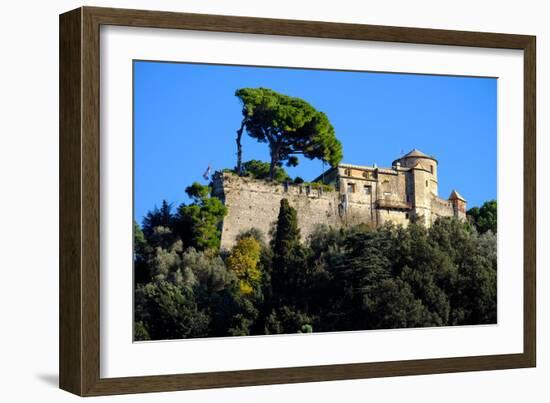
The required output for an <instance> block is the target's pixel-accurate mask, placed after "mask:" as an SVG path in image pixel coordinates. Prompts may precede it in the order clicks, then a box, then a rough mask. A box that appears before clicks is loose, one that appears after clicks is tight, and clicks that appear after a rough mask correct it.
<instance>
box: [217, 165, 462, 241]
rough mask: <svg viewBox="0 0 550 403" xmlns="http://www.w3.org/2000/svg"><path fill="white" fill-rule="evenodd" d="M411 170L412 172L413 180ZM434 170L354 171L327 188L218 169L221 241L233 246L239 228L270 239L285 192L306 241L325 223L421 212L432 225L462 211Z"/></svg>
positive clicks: (397, 220) (402, 221)
mask: <svg viewBox="0 0 550 403" xmlns="http://www.w3.org/2000/svg"><path fill="white" fill-rule="evenodd" d="M348 173H349V172H348ZM406 175H410V179H409V180H407V177H406ZM429 176H430V175H429V173H426V172H423V171H419V170H414V171H413V172H412V175H411V174H410V173H409V172H397V171H396V172H390V171H388V172H379V173H378V178H377V179H378V180H376V181H372V180H364V181H359V180H358V179H359V178H358V177H354V176H352V175H350V176H347V177H341V179H340V180H339V183H338V187H339V189H340V190H339V191H337V190H332V191H327V190H321V189H315V188H312V187H311V186H307V185H294V184H288V185H284V184H280V183H275V182H269V181H266V180H257V179H252V178H247V177H239V176H237V175H235V174H232V173H221V172H218V173H216V174H215V176H214V178H213V182H212V183H213V192H212V193H213V195H214V196H215V197H218V198H219V199H221V200H222V202H223V203H224V205H225V206H226V207H227V209H228V213H227V215H226V217H225V218H224V220H223V225H222V235H221V247H222V249H229V248H231V247H232V246H233V245H234V244H235V241H236V238H237V236H238V235H239V234H241V233H242V232H244V231H247V230H250V229H252V228H255V229H257V230H259V231H260V232H261V233H262V234H263V235H264V237H265V239H266V240H269V239H270V234H271V233H272V230H273V228H274V226H275V225H276V222H277V218H278V215H279V208H280V204H281V200H282V199H283V198H285V199H287V200H288V202H289V204H290V206H292V207H293V208H295V209H296V212H297V218H298V226H299V228H300V234H301V237H302V240H304V241H305V240H307V238H308V237H309V235H311V233H312V232H313V231H314V230H315V229H316V228H317V227H318V226H320V225H325V226H329V227H333V228H340V227H345V226H353V225H357V224H368V225H372V226H375V227H377V226H381V225H384V224H385V223H393V224H397V225H403V226H407V225H408V224H409V222H410V219H412V218H413V216H416V217H417V219H420V220H421V222H423V223H424V224H425V225H426V226H427V227H429V226H430V225H431V224H432V223H433V222H434V221H435V220H436V219H437V218H438V217H453V216H456V215H457V213H456V212H455V206H454V205H453V202H452V201H450V200H443V199H441V198H439V197H438V196H436V195H434V194H433V193H432V192H431V188H430V186H429V185H430V183H429V180H430V178H429ZM350 183H355V192H353V193H347V192H346V191H343V190H344V189H348V185H349V184H350ZM365 186H368V188H369V189H368V192H367V191H365V189H364V187H365ZM407 189H409V190H407ZM408 192H410V193H413V194H414V199H415V202H416V203H411V202H409V198H411V197H410V196H407V193H408ZM463 216H464V217H463ZM458 217H459V218H465V214H464V213H463V212H459V213H458Z"/></svg>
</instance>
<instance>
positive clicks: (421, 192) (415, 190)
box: [393, 149, 438, 226]
mask: <svg viewBox="0 0 550 403" xmlns="http://www.w3.org/2000/svg"><path fill="white" fill-rule="evenodd" d="M393 165H400V166H402V167H404V168H410V171H409V173H408V178H407V199H408V201H409V202H410V203H411V204H412V210H413V213H414V215H415V216H416V217H417V218H418V219H421V220H423V222H424V224H425V225H427V226H429V225H430V223H431V220H432V217H431V214H432V199H433V198H434V197H437V195H438V189H437V187H438V186H437V160H436V159H435V158H433V157H430V156H429V155H427V154H424V153H423V152H422V151H419V150H417V149H414V150H412V151H410V152H409V153H407V154H405V155H404V156H402V157H401V158H398V159H397V160H395V161H394V162H393Z"/></svg>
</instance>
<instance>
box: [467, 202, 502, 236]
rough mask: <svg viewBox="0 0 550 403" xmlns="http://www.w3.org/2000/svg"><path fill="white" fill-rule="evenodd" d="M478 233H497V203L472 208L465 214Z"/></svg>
mask: <svg viewBox="0 0 550 403" xmlns="http://www.w3.org/2000/svg"><path fill="white" fill-rule="evenodd" d="M466 214H467V215H468V217H469V219H470V220H471V222H472V224H473V225H475V227H476V228H477V230H478V231H479V232H480V233H484V232H487V231H492V232H493V233H496V232H497V201H496V200H491V201H488V202H485V203H483V205H482V206H481V207H472V208H471V209H469V210H468V211H467V213H466Z"/></svg>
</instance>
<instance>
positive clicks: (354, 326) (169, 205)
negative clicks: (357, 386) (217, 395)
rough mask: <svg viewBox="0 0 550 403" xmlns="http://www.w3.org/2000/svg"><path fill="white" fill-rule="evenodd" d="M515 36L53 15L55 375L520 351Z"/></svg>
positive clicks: (112, 13)
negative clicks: (56, 49)
mask: <svg viewBox="0 0 550 403" xmlns="http://www.w3.org/2000/svg"><path fill="white" fill-rule="evenodd" d="M535 158H536V155H535V37H533V36H526V35H513V34H497V33H481V32H459V31H445V30H433V29H419V28H400V27H385V26H372V25H352V24H338V23H327V22H313V21H293V20H272V19H261V18H249V17H228V16H214V15H199V14H185V13H169V12H158V11H138V10H119V9H106V8H94V7H82V8H79V9H76V10H73V11H70V12H67V13H65V14H62V15H61V17H60V386H61V388H62V389H65V390H67V391H70V392H72V393H75V394H78V395H82V396H92V395H107V394H120V393H138V392H154V391H168V390H186V389H197V388H214V387H230V386H245V385H261V384H277V383H290V382H312V381H325V380H341V379H356V378H369V377H386V376H400V375H415V374H436V373H447V372H459V371H479V370H494V369H505V368H524V367H533V366H535V363H536V350H535V344H536V343H535V340H536V326H535V301H536V296H535V234H536V218H535V200H536V187H535V183H536V171H535V166H536V164H535V161H536V159H535Z"/></svg>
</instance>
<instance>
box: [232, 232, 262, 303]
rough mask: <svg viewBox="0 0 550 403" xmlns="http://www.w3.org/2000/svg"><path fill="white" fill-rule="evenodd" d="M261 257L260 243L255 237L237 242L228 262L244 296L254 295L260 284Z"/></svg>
mask: <svg viewBox="0 0 550 403" xmlns="http://www.w3.org/2000/svg"><path fill="white" fill-rule="evenodd" d="M260 255H261V245H260V243H259V242H258V241H257V240H256V239H255V238H253V237H245V238H241V239H240V240H239V241H237V243H236V244H235V246H234V247H233V249H232V250H231V254H230V255H229V257H228V258H227V260H226V264H227V267H228V268H229V269H230V270H232V271H233V272H234V273H235V275H236V276H237V278H238V279H239V289H240V291H241V294H243V295H250V294H252V292H253V291H254V289H255V288H256V287H258V286H259V284H260V281H261V279H262V272H261V270H260V268H259V267H258V266H259V263H260Z"/></svg>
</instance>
